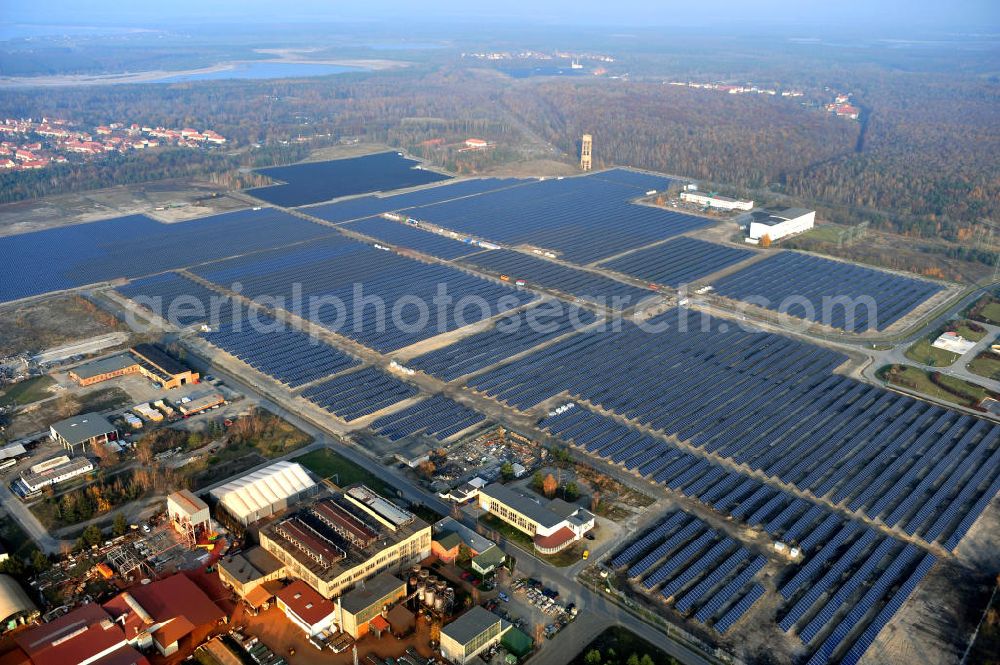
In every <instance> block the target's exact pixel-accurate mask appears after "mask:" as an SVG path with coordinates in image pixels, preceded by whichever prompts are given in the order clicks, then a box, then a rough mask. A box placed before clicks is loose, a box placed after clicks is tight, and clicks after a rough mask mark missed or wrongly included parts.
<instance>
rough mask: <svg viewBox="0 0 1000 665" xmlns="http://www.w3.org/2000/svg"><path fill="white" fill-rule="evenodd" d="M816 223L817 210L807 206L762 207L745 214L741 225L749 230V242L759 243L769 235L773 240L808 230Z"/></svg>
mask: <svg viewBox="0 0 1000 665" xmlns="http://www.w3.org/2000/svg"><path fill="white" fill-rule="evenodd" d="M815 225H816V211H815V210H806V209H805V208H762V209H760V210H754V211H752V212H750V213H748V214H746V215H744V216H743V217H742V218H741V220H740V226H741V227H743V228H745V229H746V231H747V242H750V243H753V244H757V243H758V242H760V239H761V238H763V237H764V236H767V237H768V238H770V239H771V240H772V241H774V240H778V239H779V238H784V237H785V236H789V235H793V234H795V233H802V232H803V231H808V230H809V229H811V228H812V227H813V226H815Z"/></svg>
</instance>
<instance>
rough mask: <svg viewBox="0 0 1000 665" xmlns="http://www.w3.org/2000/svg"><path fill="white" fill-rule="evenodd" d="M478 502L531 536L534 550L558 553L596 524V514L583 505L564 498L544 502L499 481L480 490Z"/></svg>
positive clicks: (543, 552) (491, 512)
mask: <svg viewBox="0 0 1000 665" xmlns="http://www.w3.org/2000/svg"><path fill="white" fill-rule="evenodd" d="M479 505H480V507H481V508H483V510H486V511H488V512H489V513H490V514H492V515H495V516H496V517H498V518H500V519H501V520H503V521H504V522H507V523H508V524H510V525H511V526H513V527H514V528H516V529H518V530H520V531H523V532H524V533H526V534H528V535H529V536H532V537H533V538H534V544H535V550H536V551H537V552H540V553H542V554H555V553H556V552H559V551H561V550H563V549H565V548H566V547H567V546H569V545H570V544H571V543H574V542H576V541H578V540H580V539H581V538H583V535H584V534H585V533H587V532H588V531H590V530H591V529H593V528H594V515H593V514H592V513H590V512H588V511H586V510H584V509H583V508H580V507H578V506H575V505H573V504H571V503H567V502H565V501H563V500H561V499H553V500H552V501H549V502H548V503H547V504H542V503H541V502H539V501H536V500H535V499H533V498H532V497H529V496H527V495H524V494H521V493H520V492H517V491H515V490H512V489H510V488H509V487H506V486H505V485H501V484H500V483H493V484H491V485H487V486H486V487H484V488H483V489H482V490H480V492H479Z"/></svg>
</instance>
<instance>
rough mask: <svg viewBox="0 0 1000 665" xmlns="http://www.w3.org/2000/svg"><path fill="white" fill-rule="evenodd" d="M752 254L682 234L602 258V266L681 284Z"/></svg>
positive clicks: (677, 285) (633, 274)
mask: <svg viewBox="0 0 1000 665" xmlns="http://www.w3.org/2000/svg"><path fill="white" fill-rule="evenodd" d="M752 256H754V252H752V251H750V250H747V249H738V248H735V247H726V246H724V245H717V244H715V243H713V242H705V241H704V240H696V239H694V238H686V237H682V238H675V239H674V240H668V241H667V242H665V243H662V244H659V245H656V246H654V247H649V248H646V249H640V250H638V251H635V252H632V253H631V254H626V255H625V256H622V257H619V258H616V259H612V260H610V261H603V262H601V264H600V267H601V268H606V269H608V270H615V271H617V272H620V273H623V274H626V275H631V276H633V277H638V278H639V279H644V280H646V281H649V282H656V283H657V284H666V285H668V286H673V287H679V286H681V285H682V284H690V283H692V282H694V281H695V280H697V279H700V278H702V277H705V276H707V275H711V274H712V273H716V272H718V271H720V270H722V269H723V268H728V267H730V266H733V265H736V264H737V263H740V262H741V261H746V260H747V259H749V258H751V257H752Z"/></svg>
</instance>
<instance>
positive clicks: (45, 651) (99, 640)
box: [11, 603, 149, 665]
mask: <svg viewBox="0 0 1000 665" xmlns="http://www.w3.org/2000/svg"><path fill="white" fill-rule="evenodd" d="M14 642H15V643H16V644H17V646H18V651H17V652H14V653H16V654H17V655H18V656H22V655H23V658H20V659H18V660H13V659H12V660H11V662H17V663H30V664H31V665H52V664H53V663H55V664H56V665H69V663H73V664H74V665H119V664H121V663H128V664H129V665H149V661H148V660H147V659H146V657H145V656H143V655H142V654H141V653H139V652H138V651H136V649H135V647H133V646H132V645H130V644H129V643H128V640H126V639H125V633H124V632H123V630H122V627H121V626H120V625H119V624H118V623H116V622H114V621H112V619H111V616H110V615H109V614H108V613H107V611H105V609H104V608H102V607H101V606H100V605H98V604H97V603H90V604H88V605H81V606H80V607H78V608H76V609H74V610H71V611H69V612H67V613H66V614H64V615H62V616H61V617H59V618H58V619H53V620H52V621H49V622H48V623H43V624H42V625H40V626H36V627H34V628H30V629H28V630H25V631H22V632H19V633H17V634H16V635H15V636H14Z"/></svg>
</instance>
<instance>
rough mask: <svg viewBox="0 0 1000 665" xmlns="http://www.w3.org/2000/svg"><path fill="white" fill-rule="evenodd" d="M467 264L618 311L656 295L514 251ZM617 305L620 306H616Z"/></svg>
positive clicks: (483, 256) (484, 256)
mask: <svg viewBox="0 0 1000 665" xmlns="http://www.w3.org/2000/svg"><path fill="white" fill-rule="evenodd" d="M463 262H465V263H471V264H473V265H476V266H479V267H480V268H485V269H487V270H492V271H493V272H496V273H501V274H505V275H508V276H509V277H510V279H511V280H515V281H516V280H519V279H523V280H525V281H527V282H528V283H529V284H531V285H538V286H543V287H547V288H551V289H556V290H558V291H562V292H563V293H568V294H570V295H573V296H576V297H578V298H583V299H584V300H588V301H591V302H598V303H600V304H603V305H606V306H609V307H613V308H614V309H625V308H627V307H631V306H632V305H635V304H636V303H638V302H639V301H641V300H642V299H643V298H648V297H652V296H653V295H654V294H653V292H651V291H648V290H646V289H640V288H638V287H635V286H632V285H631V284H625V283H623V282H619V281H617V280H614V279H611V278H609V277H604V276H603V275H598V274H595V273H592V272H587V271H586V270H578V269H576V268H570V267H568V266H565V265H562V264H559V263H555V262H553V261H547V260H545V259H540V258H537V257H534V256H531V255H530V254H524V253H522V252H515V251H514V250H510V249H496V250H492V251H488V252H480V253H479V254H474V255H472V256H470V257H468V258H465V259H463ZM616 302H618V303H620V304H618V305H617V306H615V303H616Z"/></svg>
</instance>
